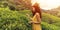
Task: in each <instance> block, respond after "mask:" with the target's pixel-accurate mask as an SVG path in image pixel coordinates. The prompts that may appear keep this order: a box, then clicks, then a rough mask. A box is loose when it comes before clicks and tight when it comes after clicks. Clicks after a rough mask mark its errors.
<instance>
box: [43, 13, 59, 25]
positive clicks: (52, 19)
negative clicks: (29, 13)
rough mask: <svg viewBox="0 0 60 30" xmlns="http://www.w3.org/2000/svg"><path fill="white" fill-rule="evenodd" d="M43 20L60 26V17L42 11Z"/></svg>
mask: <svg viewBox="0 0 60 30" xmlns="http://www.w3.org/2000/svg"><path fill="white" fill-rule="evenodd" d="M42 21H44V22H47V23H49V24H54V25H57V26H60V18H59V17H56V16H53V15H50V14H48V13H42Z"/></svg>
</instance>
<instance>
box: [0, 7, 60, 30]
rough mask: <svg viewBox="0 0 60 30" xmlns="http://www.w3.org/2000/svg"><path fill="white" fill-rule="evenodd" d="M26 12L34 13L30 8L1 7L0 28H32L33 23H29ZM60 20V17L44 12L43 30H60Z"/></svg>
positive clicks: (19, 29) (29, 29) (10, 29)
mask: <svg viewBox="0 0 60 30" xmlns="http://www.w3.org/2000/svg"><path fill="white" fill-rule="evenodd" d="M26 14H30V15H32V14H31V11H29V10H23V11H11V10H10V9H9V8H8V7H7V8H0V27H1V28H0V30H6V29H7V30H16V29H18V30H31V28H32V27H31V24H29V23H28V22H29V21H30V19H29V17H27V16H26ZM31 17H32V16H31ZM50 19H51V20H50ZM51 22H52V23H51ZM53 22H55V23H53ZM59 22H60V18H58V17H55V16H53V15H50V14H46V13H42V23H41V25H42V29H43V30H59V29H60V25H59V24H60V23H59ZM23 28H24V29H23Z"/></svg>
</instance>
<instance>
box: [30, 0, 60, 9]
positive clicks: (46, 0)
mask: <svg viewBox="0 0 60 30" xmlns="http://www.w3.org/2000/svg"><path fill="white" fill-rule="evenodd" d="M31 2H32V5H33V4H34V3H35V2H37V3H39V5H40V7H41V8H42V9H46V10H48V9H52V8H57V7H58V6H60V0H32V1H31Z"/></svg>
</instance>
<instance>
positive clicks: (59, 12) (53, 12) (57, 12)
mask: <svg viewBox="0 0 60 30" xmlns="http://www.w3.org/2000/svg"><path fill="white" fill-rule="evenodd" d="M43 11H44V12H46V13H49V14H51V15H54V16H58V17H60V6H59V7H57V8H54V9H51V10H43Z"/></svg>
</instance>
